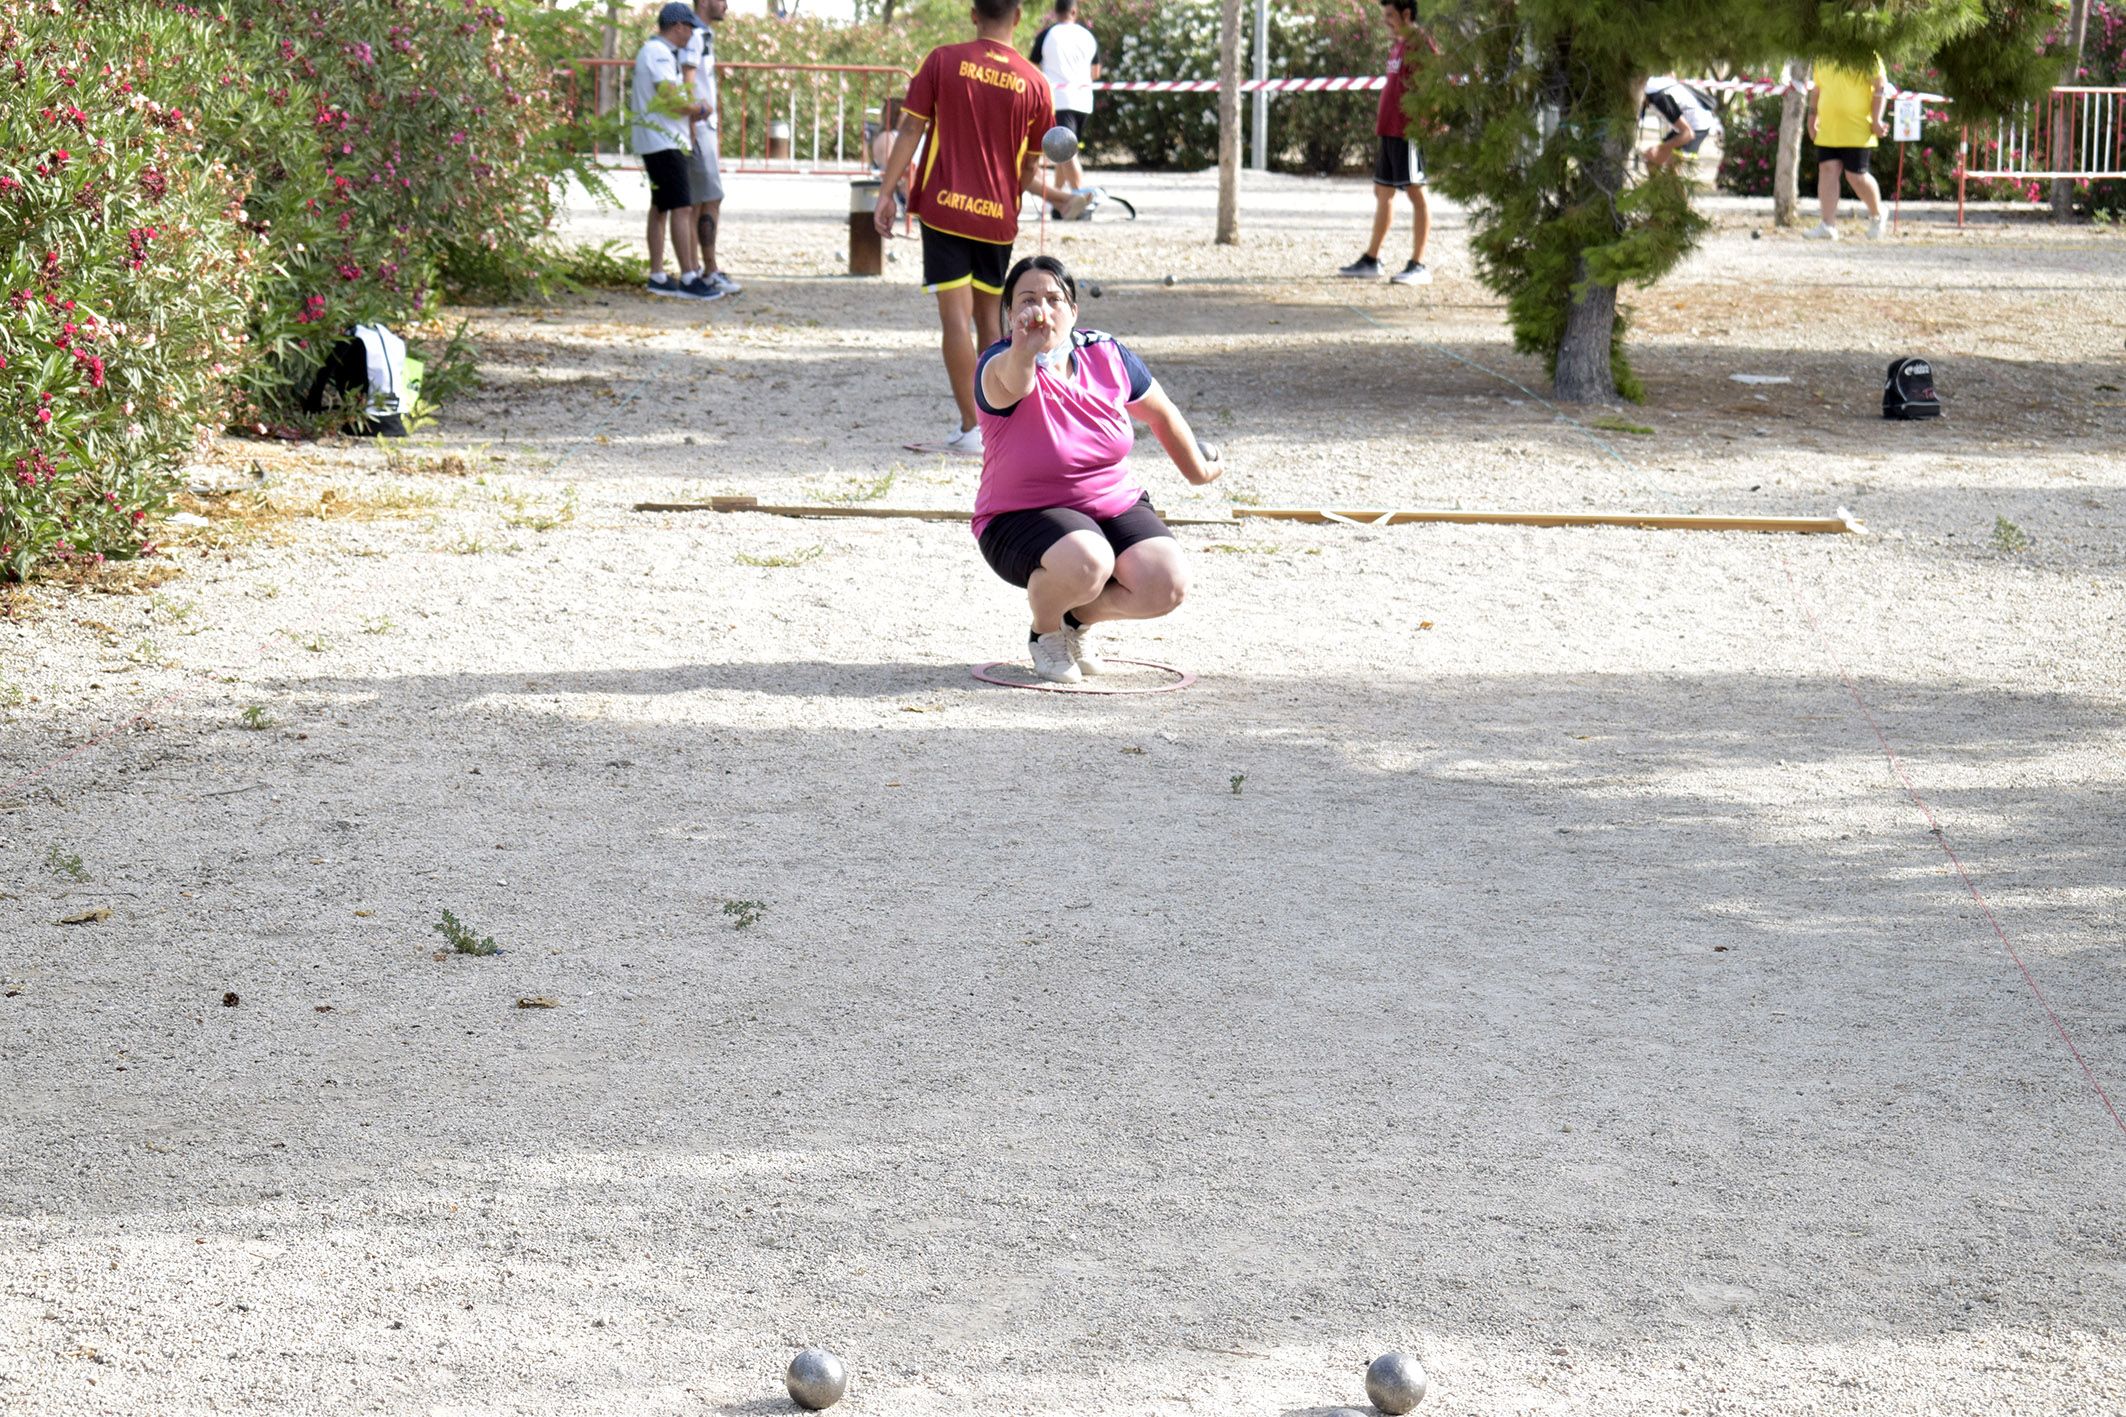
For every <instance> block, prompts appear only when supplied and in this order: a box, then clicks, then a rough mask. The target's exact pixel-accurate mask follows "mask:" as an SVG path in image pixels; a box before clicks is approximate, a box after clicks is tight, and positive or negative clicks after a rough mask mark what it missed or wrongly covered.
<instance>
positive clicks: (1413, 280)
mask: <svg viewBox="0 0 2126 1417" xmlns="http://www.w3.org/2000/svg"><path fill="white" fill-rule="evenodd" d="M1388 279H1389V280H1390V281H1392V282H1394V283H1395V284H1396V285H1430V284H1432V272H1430V271H1428V270H1426V269H1425V263H1424V262H1423V261H1412V262H1411V263H1410V264H1409V265H1407V266H1404V267H1403V268H1402V269H1401V270H1399V271H1397V272H1396V273H1395V274H1394V275H1392V276H1389V277H1388Z"/></svg>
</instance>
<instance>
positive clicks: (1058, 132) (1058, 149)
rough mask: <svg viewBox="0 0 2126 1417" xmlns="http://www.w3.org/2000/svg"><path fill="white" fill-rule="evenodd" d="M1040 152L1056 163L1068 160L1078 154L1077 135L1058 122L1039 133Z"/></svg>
mask: <svg viewBox="0 0 2126 1417" xmlns="http://www.w3.org/2000/svg"><path fill="white" fill-rule="evenodd" d="M1041 152H1042V154H1043V155H1044V156H1046V157H1047V159H1048V160H1049V161H1050V162H1053V163H1056V164H1058V165H1060V164H1062V163H1066V162H1069V161H1070V160H1071V159H1072V158H1074V157H1076V156H1077V155H1078V135H1077V134H1076V133H1073V132H1071V131H1070V129H1068V128H1066V127H1064V126H1063V125H1062V124H1061V123H1058V124H1057V125H1056V126H1055V127H1053V128H1051V129H1049V130H1048V131H1047V132H1046V133H1044V134H1042V135H1041Z"/></svg>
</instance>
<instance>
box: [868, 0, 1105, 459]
mask: <svg viewBox="0 0 2126 1417" xmlns="http://www.w3.org/2000/svg"><path fill="white" fill-rule="evenodd" d="M973 18H974V33H975V37H974V39H973V40H971V41H970V42H968V43H966V44H941V45H939V46H938V47H937V48H936V49H933V50H931V51H930V53H929V55H928V56H926V57H925V58H924V60H923V66H922V67H921V68H920V69H918V70H916V72H915V77H914V78H913V79H912V80H910V81H909V84H908V97H907V100H906V102H905V104H904V107H903V111H902V114H901V124H900V131H899V132H898V133H897V134H896V135H895V136H894V140H893V151H892V153H890V154H889V155H888V156H887V158H886V166H885V171H884V172H883V173H881V174H880V182H879V199H878V209H877V211H876V212H875V213H874V214H873V215H874V219H875V220H876V221H877V222H878V229H879V230H880V231H881V232H883V233H884V234H886V235H887V236H891V235H892V234H893V218H894V206H893V189H894V187H895V186H896V185H897V184H898V183H899V182H900V180H901V175H902V174H903V173H905V172H906V171H907V170H908V165H909V164H910V163H911V162H913V161H914V160H915V156H916V146H917V144H919V143H923V140H924V134H925V133H926V132H927V133H928V135H929V141H928V142H927V144H924V150H923V161H922V166H921V168H920V170H919V171H918V172H917V174H916V179H915V194H914V197H913V198H912V200H911V201H910V204H909V205H910V208H911V210H913V211H914V213H915V217H916V220H917V221H919V222H921V223H922V227H923V289H925V290H927V291H930V292H931V293H932V294H934V295H936V296H937V301H938V318H939V320H940V321H942V322H943V325H944V335H943V338H942V340H941V344H942V347H943V350H944V355H945V373H946V375H947V376H948V377H949V378H950V379H951V381H952V397H953V400H954V402H956V403H958V404H959V406H960V422H959V427H958V428H957V429H955V430H954V432H953V434H952V436H951V437H950V438H947V439H946V440H945V441H944V443H943V444H942V446H943V447H944V449H945V450H946V451H947V452H953V453H962V454H966V455H968V456H973V457H979V456H980V455H981V452H982V431H981V429H980V428H979V427H978V426H977V425H976V423H975V401H974V363H975V354H976V352H977V351H979V350H982V349H986V348H988V347H989V346H990V345H992V344H995V343H996V342H997V341H998V340H1000V339H1002V338H1003V337H1004V329H1003V322H1002V319H1001V318H1000V316H999V314H998V301H999V297H1001V296H1002V295H1003V293H1004V273H1005V271H1006V270H1008V269H1009V268H1010V266H1011V243H1012V240H1013V239H1014V238H1015V237H1017V236H1018V234H1019V194H1020V193H1021V192H1031V193H1033V194H1034V195H1035V196H1037V197H1039V198H1040V199H1041V200H1043V201H1045V202H1053V203H1054V204H1055V205H1056V206H1058V207H1060V208H1061V209H1062V210H1063V211H1064V213H1065V214H1066V215H1068V216H1076V215H1077V214H1078V213H1079V212H1081V211H1083V210H1084V209H1085V205H1086V203H1087V202H1089V201H1090V200H1091V194H1090V193H1072V192H1066V191H1064V190H1063V189H1062V188H1060V187H1052V186H1050V185H1049V184H1048V183H1047V182H1046V181H1044V180H1043V179H1042V177H1041V138H1042V135H1043V134H1045V133H1047V131H1048V130H1049V129H1050V128H1051V127H1053V126H1054V125H1055V107H1054V103H1053V99H1052V97H1051V94H1050V90H1049V85H1048V80H1047V78H1046V77H1045V76H1044V75H1043V74H1042V73H1041V71H1040V70H1039V69H1036V68H1035V67H1034V66H1033V65H1032V64H1029V63H1028V62H1027V61H1026V60H1025V59H1024V58H1022V57H1020V55H1019V52H1018V51H1017V50H1015V49H1013V48H1012V47H1011V35H1012V31H1013V30H1014V29H1016V28H1017V26H1018V23H1019V5H1018V0H974V11H973Z"/></svg>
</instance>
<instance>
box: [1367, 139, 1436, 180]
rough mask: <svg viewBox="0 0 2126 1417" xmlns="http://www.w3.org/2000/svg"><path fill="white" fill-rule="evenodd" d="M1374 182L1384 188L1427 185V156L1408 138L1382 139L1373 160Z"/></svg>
mask: <svg viewBox="0 0 2126 1417" xmlns="http://www.w3.org/2000/svg"><path fill="white" fill-rule="evenodd" d="M1373 180H1374V182H1375V183H1376V184H1378V185H1380V186H1382V187H1422V186H1424V185H1425V154H1424V152H1423V150H1421V149H1420V148H1419V147H1418V145H1417V144H1415V143H1413V142H1411V141H1410V140H1409V139H1408V138H1382V139H1381V140H1380V156H1379V157H1377V158H1375V159H1374V160H1373Z"/></svg>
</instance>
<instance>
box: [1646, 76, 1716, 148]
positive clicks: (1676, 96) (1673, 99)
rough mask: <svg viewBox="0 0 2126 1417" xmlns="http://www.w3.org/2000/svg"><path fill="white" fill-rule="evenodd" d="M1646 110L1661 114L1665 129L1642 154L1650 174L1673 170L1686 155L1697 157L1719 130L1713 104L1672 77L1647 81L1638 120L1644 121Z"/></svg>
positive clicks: (1687, 85)
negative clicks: (1651, 171)
mask: <svg viewBox="0 0 2126 1417" xmlns="http://www.w3.org/2000/svg"><path fill="white" fill-rule="evenodd" d="M1648 109H1651V110H1653V111H1654V112H1655V113H1658V114H1660V115H1661V121H1662V123H1663V124H1665V125H1666V126H1665V127H1664V128H1663V129H1662V132H1661V141H1660V142H1658V143H1655V144H1654V145H1653V146H1652V147H1650V148H1648V149H1647V150H1646V152H1645V154H1644V156H1645V158H1646V166H1647V168H1648V169H1649V170H1652V169H1654V168H1661V167H1674V166H1675V165H1676V164H1677V163H1679V162H1681V161H1682V160H1683V158H1684V157H1685V156H1686V155H1688V156H1690V157H1696V156H1697V155H1698V150H1699V149H1700V148H1702V147H1704V146H1705V140H1706V139H1707V138H1709V137H1711V136H1712V135H1713V134H1714V133H1715V132H1716V131H1718V129H1719V127H1720V118H1719V115H1718V114H1716V113H1715V112H1714V111H1713V102H1712V100H1711V99H1710V98H1708V97H1707V96H1706V95H1705V94H1704V93H1702V92H1700V91H1699V90H1698V89H1696V88H1693V87H1692V86H1691V85H1689V84H1686V83H1684V82H1683V81H1682V80H1681V79H1679V78H1677V77H1676V76H1675V75H1673V74H1656V75H1654V76H1653V77H1652V78H1650V79H1648V80H1647V81H1646V97H1645V99H1644V101H1642V102H1641V103H1640V104H1639V113H1640V116H1641V117H1644V116H1645V114H1646V112H1647V110H1648Z"/></svg>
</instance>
